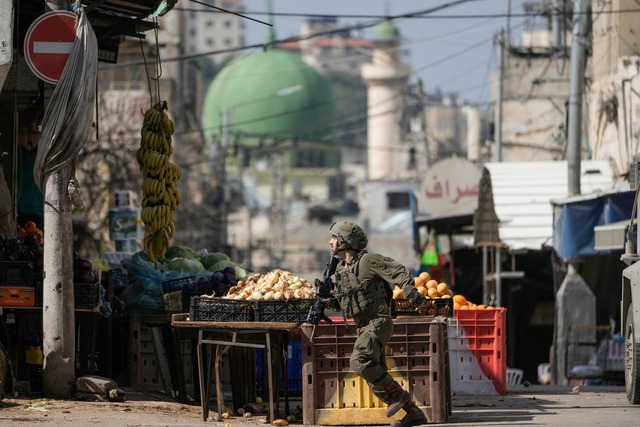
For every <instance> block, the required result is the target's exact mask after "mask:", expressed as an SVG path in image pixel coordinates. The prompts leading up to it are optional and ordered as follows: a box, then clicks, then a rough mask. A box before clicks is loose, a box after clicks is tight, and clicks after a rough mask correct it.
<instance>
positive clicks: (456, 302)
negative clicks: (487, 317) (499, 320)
mask: <svg viewBox="0 0 640 427" xmlns="http://www.w3.org/2000/svg"><path fill="white" fill-rule="evenodd" d="M453 308H454V309H455V310H469V309H476V310H493V309H495V307H494V306H492V305H484V304H475V303H473V302H471V301H468V300H467V298H465V296H464V295H454V296H453Z"/></svg>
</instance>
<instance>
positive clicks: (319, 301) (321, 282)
mask: <svg viewBox="0 0 640 427" xmlns="http://www.w3.org/2000/svg"><path fill="white" fill-rule="evenodd" d="M339 262H340V258H338V257H337V256H335V255H331V258H330V259H329V262H328V263H327V268H326V270H325V271H324V273H323V274H322V279H316V281H315V286H316V300H315V302H314V303H313V305H312V306H311V309H310V310H309V315H308V316H307V322H308V323H311V324H312V325H313V329H312V330H311V337H310V339H309V342H311V343H312V344H313V337H314V335H315V333H316V326H318V323H320V321H321V320H323V319H324V321H325V322H327V323H329V324H331V323H333V322H332V321H331V319H329V318H328V317H327V316H325V314H324V306H325V304H326V303H327V302H328V301H330V300H331V291H332V290H333V282H332V281H331V276H333V273H335V272H336V267H337V266H338V263H339Z"/></svg>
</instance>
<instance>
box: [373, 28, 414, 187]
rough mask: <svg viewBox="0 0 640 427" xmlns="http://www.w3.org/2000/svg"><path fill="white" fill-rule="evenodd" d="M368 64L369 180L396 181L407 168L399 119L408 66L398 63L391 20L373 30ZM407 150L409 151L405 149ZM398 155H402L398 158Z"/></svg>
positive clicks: (397, 45) (396, 39) (397, 38)
mask: <svg viewBox="0 0 640 427" xmlns="http://www.w3.org/2000/svg"><path fill="white" fill-rule="evenodd" d="M375 43H376V45H375V47H374V49H373V55H372V60H371V63H369V64H364V65H363V66H362V70H361V72H362V78H363V79H364V81H365V83H366V84H367V89H368V92H367V104H368V109H367V110H368V129H367V135H368V136H367V171H368V173H367V175H368V177H367V178H368V179H370V180H377V179H391V178H396V177H397V175H398V173H399V172H401V171H400V170H399V169H402V170H403V169H406V167H407V165H406V163H405V164H404V165H402V164H401V163H402V162H401V161H400V158H403V159H406V154H405V153H401V150H402V147H401V146H400V142H401V141H400V120H401V117H402V108H403V105H404V97H405V91H406V87H407V80H408V78H409V74H410V69H409V67H407V66H405V65H403V64H401V63H400V52H401V49H400V32H399V31H398V29H397V28H396V27H395V26H394V25H393V23H392V22H391V21H390V20H388V19H387V20H384V21H382V22H381V23H380V24H378V26H377V27H376V28H375ZM407 150H408V148H407ZM400 154H403V155H402V156H400Z"/></svg>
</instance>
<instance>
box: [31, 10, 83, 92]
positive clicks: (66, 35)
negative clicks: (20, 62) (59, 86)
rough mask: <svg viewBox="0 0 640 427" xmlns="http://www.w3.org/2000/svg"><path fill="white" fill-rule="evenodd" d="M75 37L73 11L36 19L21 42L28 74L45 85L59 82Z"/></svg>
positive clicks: (44, 15)
mask: <svg viewBox="0 0 640 427" xmlns="http://www.w3.org/2000/svg"><path fill="white" fill-rule="evenodd" d="M75 38H76V15H75V14H74V13H73V12H67V11H54V12H47V13H45V14H43V15H41V16H40V17H38V19H36V20H35V21H33V24H31V26H30V27H29V30H28V31H27V35H26V37H25V39H24V55H25V58H26V60H27V64H28V65H29V68H30V69H31V71H33V73H34V74H35V75H36V76H38V77H39V78H40V79H42V80H44V81H45V82H47V83H52V84H56V83H58V80H60V76H61V75H62V70H64V65H65V64H66V63H67V59H68V58H69V53H71V48H72V47H73V41H74V40H75Z"/></svg>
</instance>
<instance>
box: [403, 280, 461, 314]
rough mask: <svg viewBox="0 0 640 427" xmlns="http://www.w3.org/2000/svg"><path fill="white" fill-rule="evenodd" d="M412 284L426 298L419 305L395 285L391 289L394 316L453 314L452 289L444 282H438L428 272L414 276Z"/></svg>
mask: <svg viewBox="0 0 640 427" xmlns="http://www.w3.org/2000/svg"><path fill="white" fill-rule="evenodd" d="M414 285H415V287H416V289H417V290H418V292H420V294H422V295H423V296H424V297H425V298H426V299H427V300H426V301H425V302H424V303H423V304H422V305H420V307H413V305H412V304H411V303H410V302H409V300H407V299H406V297H405V295H404V292H403V291H402V289H400V287H398V286H396V287H395V289H394V290H393V311H394V314H395V315H396V316H445V317H451V316H453V291H452V290H451V289H449V285H447V283H445V282H438V281H437V280H434V279H432V278H431V276H430V275H429V273H427V272H422V273H420V274H419V275H418V276H416V277H414Z"/></svg>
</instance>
